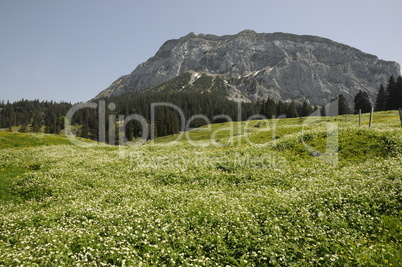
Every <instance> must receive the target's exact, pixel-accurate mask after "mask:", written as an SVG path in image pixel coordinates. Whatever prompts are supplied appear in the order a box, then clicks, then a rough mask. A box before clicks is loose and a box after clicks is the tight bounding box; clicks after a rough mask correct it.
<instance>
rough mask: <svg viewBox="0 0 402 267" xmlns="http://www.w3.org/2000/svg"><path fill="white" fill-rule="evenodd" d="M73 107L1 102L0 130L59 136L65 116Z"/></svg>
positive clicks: (58, 104)
mask: <svg viewBox="0 0 402 267" xmlns="http://www.w3.org/2000/svg"><path fill="white" fill-rule="evenodd" d="M71 107H72V104H71V103H67V102H53V101H50V102H49V101H39V100H24V99H22V100H20V101H16V102H13V103H10V102H9V101H7V102H6V103H5V102H4V101H1V102H0V128H3V129H8V130H9V131H13V129H12V128H13V127H15V126H18V127H19V130H18V131H19V132H28V131H32V132H45V133H53V134H59V133H60V132H61V130H62V129H63V128H64V116H65V115H66V113H67V112H68V110H69V109H70V108H71Z"/></svg>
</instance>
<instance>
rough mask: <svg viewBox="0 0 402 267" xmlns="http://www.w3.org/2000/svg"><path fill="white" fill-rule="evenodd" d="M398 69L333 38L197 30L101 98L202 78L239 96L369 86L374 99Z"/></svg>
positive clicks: (320, 99) (316, 97) (323, 97)
mask: <svg viewBox="0 0 402 267" xmlns="http://www.w3.org/2000/svg"><path fill="white" fill-rule="evenodd" d="M391 75H394V76H395V77H396V76H398V75H400V66H399V64H398V63H396V62H391V61H384V60H380V59H378V58H377V57H376V56H374V55H370V54H367V53H364V52H362V51H360V50H358V49H356V48H353V47H350V46H347V45H344V44H340V43H337V42H334V41H331V40H329V39H326V38H321V37H316V36H308V35H294V34H287V33H256V32H254V31H251V30H245V31H242V32H240V33H238V34H236V35H225V36H215V35H209V34H195V33H190V34H188V35H186V36H184V37H182V38H180V39H175V40H169V41H167V42H165V43H164V44H163V45H162V47H161V48H160V49H159V51H158V52H157V53H156V54H155V56H153V57H151V58H150V59H148V60H147V61H146V62H144V63H142V64H140V65H139V66H137V68H136V69H135V70H134V71H133V72H132V73H131V74H128V75H124V76H122V77H120V78H119V79H117V80H116V81H115V82H113V83H112V84H111V85H110V86H109V87H108V88H107V89H105V90H103V91H102V92H100V93H99V94H98V95H97V96H96V97H95V99H98V98H103V97H109V96H112V95H120V94H122V93H124V92H127V91H132V90H133V91H144V90H165V89H166V87H168V88H170V89H175V88H172V83H170V81H172V79H175V80H173V81H174V82H173V84H176V85H177V86H178V87H177V88H176V89H177V90H191V89H194V84H196V85H197V83H200V84H201V85H202V86H198V87H197V86H196V87H197V88H198V89H197V90H201V91H203V90H204V91H213V90H217V91H219V92H220V93H222V94H225V95H226V96H227V97H228V98H229V99H234V100H243V101H253V100H259V99H266V98H268V97H270V98H273V99H276V100H279V99H281V100H288V99H308V100H309V101H310V102H311V103H312V104H319V105H322V104H326V103H327V102H329V101H330V100H331V99H332V98H334V97H337V96H338V95H339V94H343V95H344V96H345V97H346V99H347V100H348V101H349V102H352V101H353V98H354V96H355V95H356V94H357V93H358V91H359V90H365V91H367V92H368V94H369V96H370V97H371V99H372V101H373V102H374V101H375V96H376V94H377V91H378V88H379V86H380V84H381V83H382V84H386V83H387V81H388V79H389V77H390V76H391ZM199 79H203V80H202V82H200V81H198V80H199ZM178 80H179V83H177V82H178ZM208 85H209V86H210V87H208Z"/></svg>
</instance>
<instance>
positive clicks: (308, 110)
mask: <svg viewBox="0 0 402 267" xmlns="http://www.w3.org/2000/svg"><path fill="white" fill-rule="evenodd" d="M311 113H312V108H311V106H310V105H309V104H308V103H307V102H306V101H304V102H303V106H302V109H301V112H300V116H301V117H307V116H309V115H310V114H311Z"/></svg>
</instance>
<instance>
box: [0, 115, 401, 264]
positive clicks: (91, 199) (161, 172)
mask: <svg viewBox="0 0 402 267" xmlns="http://www.w3.org/2000/svg"><path fill="white" fill-rule="evenodd" d="M397 116H398V115H397V112H380V113H375V117H374V124H373V127H372V128H368V126H367V124H366V120H368V117H367V114H366V115H365V118H366V119H365V121H364V125H363V126H362V127H358V125H357V122H358V120H357V117H356V116H350V117H349V122H348V123H345V120H344V117H335V118H324V119H320V120H315V121H312V120H310V121H309V120H308V119H306V118H304V119H281V120H278V121H268V122H265V121H261V123H260V127H259V128H258V127H254V126H255V125H256V124H258V123H259V121H250V122H249V123H248V122H240V123H237V122H234V123H233V125H232V126H233V127H232V133H233V138H230V136H229V133H230V131H229V130H228V127H229V128H230V126H231V125H230V124H229V123H225V124H215V125H211V128H210V129H209V130H208V129H207V127H204V130H202V129H194V130H193V131H191V132H190V133H188V135H189V136H190V137H191V140H192V142H193V143H195V144H197V146H194V145H193V144H192V143H191V142H189V141H188V140H186V139H185V135H184V137H183V138H182V139H181V140H179V141H178V142H172V140H175V139H177V137H178V135H176V136H170V137H164V138H160V139H157V140H155V142H153V143H152V142H149V143H148V144H146V145H142V146H132V147H109V146H92V147H79V146H75V145H72V144H69V143H68V140H67V139H65V138H63V137H59V136H46V135H34V134H26V135H20V134H4V135H7V137H4V135H3V134H0V138H1V136H2V135H3V138H4V139H2V140H4V141H2V143H1V145H2V148H1V149H0V181H2V189H1V190H2V191H1V193H2V197H1V201H2V202H1V205H0V209H1V212H0V266H1V265H4V266H20V265H27V266H35V265H39V266H55V265H56V266H71V265H78V266H99V265H105V266H141V265H142V266H401V265H402V257H401V253H400V251H402V245H401V244H402V231H401V230H402V165H401V161H402V129H401V128H400V122H399V118H398V117H397ZM265 123H267V124H265ZM262 125H263V126H262ZM267 125H268V126H267ZM274 125H275V127H274ZM331 125H332V126H334V125H337V127H336V128H333V127H332V126H331ZM266 126H267V127H266ZM328 126H331V127H332V128H331V127H329V128H328ZM206 129H207V130H206ZM328 129H331V131H329V132H328ZM214 131H218V132H216V133H215V134H214ZM211 136H213V137H214V139H215V140H214V141H213V142H211V140H210V138H211ZM57 138H60V139H59V140H58V139H57ZM36 139H38V140H42V141H38V140H36ZM63 140H64V141H63ZM334 140H336V141H337V142H336V143H335V142H334ZM17 143H19V144H20V145H19V146H15V144H17ZM334 151H335V152H337V153H333V154H331V153H332V152H334ZM330 152H331V153H330ZM335 155H336V157H337V160H333V159H334V157H335Z"/></svg>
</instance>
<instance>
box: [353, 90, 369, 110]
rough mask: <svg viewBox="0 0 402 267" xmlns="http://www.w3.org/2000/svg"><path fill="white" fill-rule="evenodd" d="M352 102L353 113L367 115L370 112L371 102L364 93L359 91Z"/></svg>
mask: <svg viewBox="0 0 402 267" xmlns="http://www.w3.org/2000/svg"><path fill="white" fill-rule="evenodd" d="M354 102H355V113H359V110H361V111H362V113H367V112H370V111H371V101H370V97H369V95H368V94H367V92H366V91H362V90H359V92H358V93H357V95H356V96H355V101H354Z"/></svg>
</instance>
